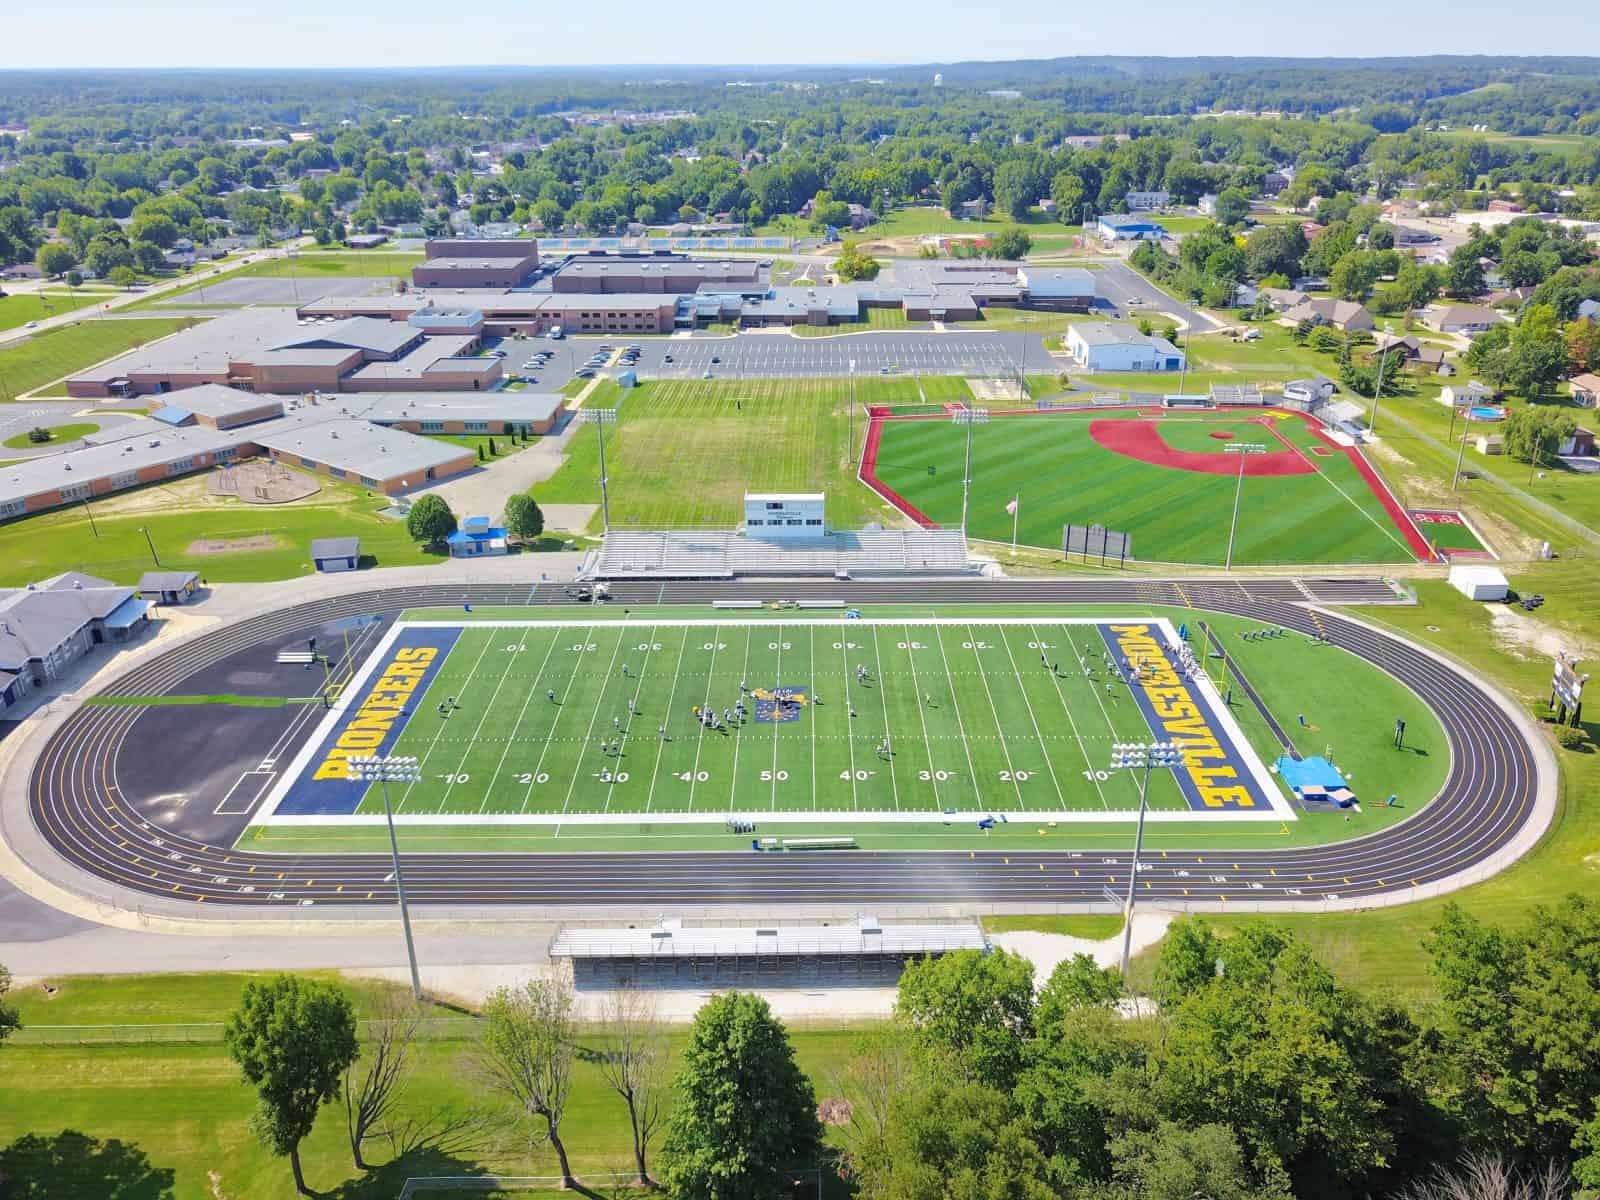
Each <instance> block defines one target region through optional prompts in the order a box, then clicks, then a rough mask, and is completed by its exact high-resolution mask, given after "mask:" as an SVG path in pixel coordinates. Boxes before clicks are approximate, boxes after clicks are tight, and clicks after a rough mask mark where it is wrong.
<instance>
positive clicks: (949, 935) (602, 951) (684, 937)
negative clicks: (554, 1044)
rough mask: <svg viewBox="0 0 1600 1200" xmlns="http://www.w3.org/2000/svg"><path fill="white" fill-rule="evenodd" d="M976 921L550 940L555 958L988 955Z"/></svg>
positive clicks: (574, 931)
mask: <svg viewBox="0 0 1600 1200" xmlns="http://www.w3.org/2000/svg"><path fill="white" fill-rule="evenodd" d="M988 944H989V943H988V939H987V938H985V937H984V935H983V930H982V928H980V927H979V925H978V923H977V922H976V921H968V922H964V923H960V924H949V925H934V924H924V925H913V924H904V925H896V924H885V923H883V922H880V921H876V920H874V919H873V918H871V917H859V918H857V919H856V920H855V921H852V922H850V923H848V924H844V923H841V924H838V925H768V926H756V925H749V926H740V927H733V928H729V927H725V926H724V927H707V928H684V926H683V925H682V923H681V922H679V921H676V920H668V921H664V922H662V923H661V924H659V925H655V926H645V927H635V928H617V929H582V928H569V927H563V928H561V929H558V930H557V931H556V935H555V937H554V938H553V939H551V943H550V957H551V958H696V957H712V956H716V957H723V958H726V957H737V958H757V957H760V958H768V957H801V956H807V955H816V954H890V955H915V954H943V953H948V952H950V951H953V950H980V951H981V950H985V949H987V948H988Z"/></svg>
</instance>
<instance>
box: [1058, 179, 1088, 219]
mask: <svg viewBox="0 0 1600 1200" xmlns="http://www.w3.org/2000/svg"><path fill="white" fill-rule="evenodd" d="M1050 199H1052V200H1054V201H1055V202H1056V215H1057V217H1058V218H1059V219H1060V220H1061V223H1062V224H1063V225H1071V224H1074V223H1076V222H1077V221H1079V220H1081V219H1082V217H1083V215H1084V209H1083V201H1084V189H1083V177H1082V176H1080V175H1079V174H1078V173H1077V172H1076V171H1058V172H1057V173H1056V177H1055V178H1054V179H1052V180H1051V181H1050Z"/></svg>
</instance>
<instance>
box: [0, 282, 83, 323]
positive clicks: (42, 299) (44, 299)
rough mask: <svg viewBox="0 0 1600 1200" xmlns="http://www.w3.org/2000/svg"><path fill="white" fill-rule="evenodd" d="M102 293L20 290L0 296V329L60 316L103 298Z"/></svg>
mask: <svg viewBox="0 0 1600 1200" xmlns="http://www.w3.org/2000/svg"><path fill="white" fill-rule="evenodd" d="M104 298H105V297H104V296H103V295H101V296H97V295H93V294H86V293H84V292H81V291H70V292H67V291H63V292H20V293H16V294H14V295H10V296H0V329H15V328H16V327H17V326H18V325H25V324H27V323H28V322H29V321H42V320H44V319H45V318H46V317H55V316H60V315H61V314H62V313H64V312H71V311H72V310H73V309H77V308H83V307H84V306H85V305H88V304H94V303H95V302H97V301H99V300H103V299H104Z"/></svg>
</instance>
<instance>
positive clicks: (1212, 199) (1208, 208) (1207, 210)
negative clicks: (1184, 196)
mask: <svg viewBox="0 0 1600 1200" xmlns="http://www.w3.org/2000/svg"><path fill="white" fill-rule="evenodd" d="M1196 207H1197V208H1199V209H1200V211H1201V212H1203V213H1204V214H1205V215H1206V216H1208V217H1214V216H1216V215H1217V194H1216V193H1215V192H1207V193H1206V194H1205V195H1203V196H1201V197H1200V202H1199V204H1198V205H1196Z"/></svg>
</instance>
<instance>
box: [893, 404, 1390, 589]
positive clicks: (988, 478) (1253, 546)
mask: <svg viewBox="0 0 1600 1200" xmlns="http://www.w3.org/2000/svg"><path fill="white" fill-rule="evenodd" d="M1127 419H1131V418H1129V417H1128V416H1127V415H1126V414H1119V413H1116V412H1115V411H1112V410H1108V411H1106V412H1103V413H1093V414H1083V413H1053V414H1048V415H1037V416H1031V415H1020V416H1006V417H995V418H992V419H991V420H990V421H989V422H988V423H986V424H981V425H978V426H976V427H975V428H974V430H973V437H972V446H973V448H972V500H971V507H970V515H969V520H968V531H969V533H970V535H971V536H973V537H976V538H982V539H986V540H990V541H999V542H1007V543H1009V542H1010V541H1011V540H1012V535H1013V518H1012V514H1009V513H1007V512H1006V505H1007V504H1008V502H1009V501H1011V500H1012V499H1013V498H1015V497H1020V501H1019V509H1018V513H1017V514H1016V517H1017V520H1016V524H1015V530H1016V539H1017V541H1018V542H1019V543H1020V544H1024V545H1030V546H1042V547H1047V548H1048V547H1059V546H1060V545H1061V538H1062V526H1063V525H1064V524H1065V523H1067V522H1072V523H1074V524H1080V525H1088V524H1100V525H1104V526H1106V527H1107V528H1108V529H1113V530H1120V531H1123V532H1126V533H1129V534H1131V535H1132V538H1133V555H1134V556H1135V557H1136V558H1139V559H1142V560H1146V561H1155V562H1180V563H1208V564H1211V563H1215V564H1220V563H1222V562H1223V561H1224V560H1225V559H1226V557H1227V544H1228V533H1229V526H1230V523H1231V520H1232V511H1233V504H1234V494H1235V490H1236V482H1237V481H1236V479H1235V478H1234V477H1233V476H1231V475H1214V474H1205V473H1201V472H1197V471H1188V470H1182V469H1177V468H1173V467H1168V466H1161V465H1155V464H1151V463H1144V462H1140V461H1137V460H1135V459H1132V458H1128V457H1125V456H1124V455H1121V454H1119V453H1116V452H1114V451H1112V450H1109V449H1106V448H1105V447H1102V446H1101V445H1099V444H1098V443H1097V442H1096V441H1094V439H1093V438H1092V437H1091V436H1090V434H1089V427H1090V424H1091V423H1092V422H1093V421H1095V420H1106V421H1116V420H1127ZM1274 427H1275V428H1276V429H1277V431H1278V432H1280V433H1281V434H1282V435H1283V436H1284V437H1286V438H1288V439H1289V440H1290V441H1291V442H1292V443H1293V444H1294V445H1295V446H1296V447H1298V448H1299V449H1300V451H1301V452H1304V453H1307V454H1308V458H1307V461H1309V462H1311V463H1312V464H1313V465H1314V466H1316V468H1317V471H1316V473H1313V474H1305V475H1288V476H1276V477H1274V476H1246V477H1245V479H1244V483H1243V489H1242V498H1241V500H1240V504H1239V509H1240V519H1239V527H1238V533H1237V537H1236V543H1235V547H1234V555H1233V561H1234V562H1235V563H1236V564H1250V563H1315V562H1366V563H1394V562H1409V561H1412V554H1411V552H1410V550H1409V549H1408V548H1407V545H1406V543H1405V541H1404V540H1403V538H1402V537H1401V535H1400V533H1399V531H1398V530H1397V529H1396V528H1395V527H1394V525H1393V524H1392V522H1391V521H1390V519H1389V517H1388V516H1387V515H1386V514H1385V513H1384V511H1383V509H1382V506H1381V505H1380V503H1379V501H1378V499H1377V497H1376V496H1375V495H1374V494H1373V492H1372V490H1371V489H1370V488H1369V487H1368V485H1367V484H1366V483H1365V481H1363V480H1362V478H1361V476H1360V475H1359V474H1358V472H1357V471H1356V469H1355V467H1354V466H1353V465H1352V464H1351V463H1350V462H1349V461H1348V460H1347V459H1346V458H1345V457H1344V455H1343V454H1334V455H1328V456H1310V455H1309V447H1310V446H1312V445H1313V444H1314V443H1315V441H1316V439H1315V438H1314V437H1313V436H1312V434H1311V433H1310V431H1309V430H1308V429H1307V428H1306V427H1305V426H1304V425H1303V424H1302V423H1301V422H1300V421H1299V420H1297V419H1296V420H1283V421H1276V422H1274ZM1157 430H1158V432H1159V433H1160V435H1161V437H1162V439H1163V440H1167V439H1168V437H1169V434H1170V437H1171V439H1172V441H1175V442H1178V443H1180V445H1179V446H1177V447H1175V448H1179V449H1186V450H1205V451H1207V452H1217V451H1220V450H1221V449H1222V447H1223V446H1224V445H1225V444H1226V443H1225V442H1222V441H1220V440H1216V439H1212V438H1210V437H1209V436H1206V435H1207V434H1209V433H1210V432H1212V431H1228V432H1231V433H1237V434H1241V435H1248V436H1249V440H1250V441H1252V442H1255V443H1257V444H1265V445H1268V446H1270V447H1272V449H1273V451H1274V452H1276V453H1287V451H1285V450H1284V448H1283V446H1282V444H1281V443H1278V442H1276V441H1275V439H1274V438H1273V436H1272V434H1271V432H1269V431H1268V430H1266V429H1263V428H1261V427H1260V426H1257V425H1252V424H1249V423H1248V422H1247V421H1245V420H1243V419H1242V418H1241V417H1240V416H1239V415H1238V414H1225V413H1208V414H1204V415H1187V414H1186V415H1185V416H1184V417H1183V418H1181V419H1179V418H1162V419H1160V420H1159V421H1158V423H1157ZM965 443H966V430H965V428H964V427H958V426H957V425H955V424H954V423H952V422H949V421H942V420H938V419H933V420H912V421H900V420H891V421H886V422H885V423H884V425H883V434H882V440H881V444H880V448H879V453H878V460H877V468H876V472H877V478H878V479H879V480H880V481H881V482H882V483H883V484H884V485H886V486H887V487H889V488H891V489H893V490H894V491H895V492H897V493H898V494H899V495H900V496H902V497H903V498H904V499H905V500H907V501H908V502H909V503H911V504H912V505H914V506H915V507H916V508H917V509H919V510H920V511H921V512H923V513H924V514H926V515H927V516H928V517H930V518H931V519H933V520H934V521H937V522H938V523H940V524H941V525H946V526H956V525H959V524H960V520H961V494H962V461H963V455H964V452H965Z"/></svg>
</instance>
